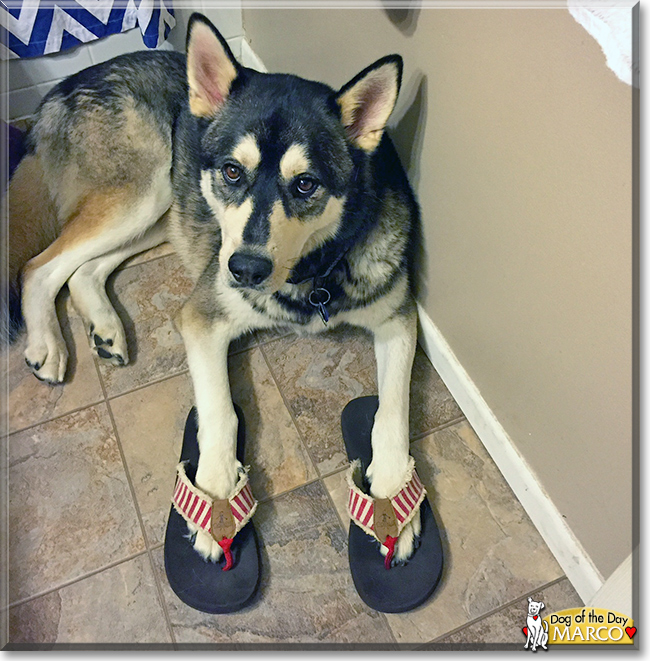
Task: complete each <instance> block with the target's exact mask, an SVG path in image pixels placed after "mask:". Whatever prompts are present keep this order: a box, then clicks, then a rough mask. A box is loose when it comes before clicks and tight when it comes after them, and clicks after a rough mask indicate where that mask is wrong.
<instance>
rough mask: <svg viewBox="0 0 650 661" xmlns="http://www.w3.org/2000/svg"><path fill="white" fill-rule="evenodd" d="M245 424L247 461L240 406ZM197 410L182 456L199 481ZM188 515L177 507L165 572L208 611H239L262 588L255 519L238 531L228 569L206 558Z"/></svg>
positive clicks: (240, 452)
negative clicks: (197, 546)
mask: <svg viewBox="0 0 650 661" xmlns="http://www.w3.org/2000/svg"><path fill="white" fill-rule="evenodd" d="M235 411H236V413H237V418H238V419H239V428H238V431H237V458H238V459H239V461H241V462H242V463H244V440H245V429H244V416H243V413H242V412H241V410H240V409H239V407H238V406H235ZM197 431H198V429H197V423H196V409H195V408H192V410H191V411H190V413H189V415H188V416H187V422H186V423H185V433H184V435H183V449H182V451H181V457H180V461H187V462H188V463H187V464H186V466H185V472H186V474H187V477H188V478H189V480H190V481H191V482H192V483H193V484H194V479H195V477H196V469H197V467H198V463H199V443H198V439H197ZM188 535H189V531H188V529H187V523H186V522H185V519H184V518H183V517H182V516H181V515H180V514H179V513H178V512H177V511H176V510H175V509H174V506H173V505H172V507H171V512H170V514H169V521H168V522H167V530H166V532H165V572H166V573H167V580H168V581H169V585H170V586H171V588H172V590H173V591H174V592H175V593H176V596H177V597H178V598H179V599H180V600H181V601H183V602H185V603H186V604H187V605H188V606H191V607H192V608H194V609H196V610H199V611H203V612H204V613H212V614H223V613H233V612H235V611H238V610H240V609H242V608H243V607H244V606H245V605H246V604H247V603H248V602H249V601H250V600H251V599H252V597H253V595H254V594H255V593H256V591H257V588H258V585H259V580H260V559H259V545H258V541H257V535H256V533H255V527H254V525H253V522H252V521H249V522H248V523H247V524H246V525H245V526H244V527H243V528H242V529H241V530H240V531H239V532H238V533H237V535H236V536H235V539H234V541H233V544H232V547H231V551H232V557H233V566H232V568H231V569H229V570H228V571H222V568H223V566H224V564H225V561H224V559H223V558H221V560H220V561H219V562H209V561H206V560H204V559H203V558H202V557H201V556H200V555H199V554H198V553H197V552H196V551H195V550H194V547H193V545H192V542H191V541H190V539H189V538H188Z"/></svg>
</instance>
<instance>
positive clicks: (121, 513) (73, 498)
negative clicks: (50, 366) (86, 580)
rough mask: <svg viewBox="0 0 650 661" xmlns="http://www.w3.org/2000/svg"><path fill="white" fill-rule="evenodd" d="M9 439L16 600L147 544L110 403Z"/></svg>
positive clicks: (12, 589)
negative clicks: (143, 535) (113, 422)
mask: <svg viewBox="0 0 650 661" xmlns="http://www.w3.org/2000/svg"><path fill="white" fill-rule="evenodd" d="M8 442H9V557H10V562H9V575H10V578H11V580H10V583H9V599H10V602H15V601H17V600H21V599H25V598H27V597H29V596H32V595H36V594H39V593H41V592H44V591H46V590H51V589H53V588H55V587H57V586H59V585H61V584H63V583H66V582H68V581H71V580H73V579H76V578H78V577H81V576H83V575H84V574H86V573H89V572H91V571H94V570H96V569H99V568H100V567H103V566H106V565H108V564H110V563H113V562H116V561H118V560H121V559H123V558H126V557H128V556H130V555H133V554H135V553H137V552H138V551H141V550H143V548H144V540H143V538H142V533H141V530H140V525H139V523H138V518H137V515H136V511H135V507H134V504H133V500H132V497H131V492H130V489H129V486H128V482H127V478H126V473H125V471H124V466H123V464H122V459H121V457H120V453H119V449H118V445H117V441H116V439H115V436H114V434H113V429H112V425H111V421H110V418H109V415H108V412H107V410H106V405H105V404H100V405H98V406H93V407H90V408H87V409H84V410H83V411H79V412H76V413H70V414H68V415H66V416H64V417H62V418H58V419H57V420H53V421H51V422H47V423H44V424H42V425H39V426H37V427H32V428H31V429H28V430H25V431H21V432H17V433H16V434H13V435H12V436H10V437H9V439H8Z"/></svg>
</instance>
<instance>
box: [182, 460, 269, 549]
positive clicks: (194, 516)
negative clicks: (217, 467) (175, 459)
mask: <svg viewBox="0 0 650 661" xmlns="http://www.w3.org/2000/svg"><path fill="white" fill-rule="evenodd" d="M176 470H177V473H178V475H177V477H176V486H175V488H174V495H173V496H172V503H173V505H174V509H175V510H176V511H177V512H178V513H179V514H180V515H181V516H182V517H183V518H184V519H185V520H186V521H188V522H191V523H193V524H194V525H196V526H198V527H199V528H201V529H203V530H204V531H205V532H207V533H208V534H209V533H210V523H211V519H212V498H210V496H208V495H207V494H205V493H203V491H201V490H200V489H198V488H197V487H195V486H194V485H193V484H192V483H191V482H190V480H189V479H188V477H187V475H186V474H185V462H181V463H180V464H178V466H177V467H176ZM228 503H229V504H230V511H231V512H232V515H233V517H234V519H235V534H237V533H238V532H239V531H240V530H241V529H242V528H243V527H244V526H245V525H246V524H247V523H248V521H249V520H250V518H251V517H252V516H253V514H254V513H255V510H256V509H257V501H256V500H255V498H254V497H253V492H252V491H251V486H250V484H249V482H248V471H247V470H243V471H241V472H240V475H239V481H238V482H237V486H236V487H235V490H234V491H233V493H232V495H231V496H229V497H228ZM217 541H220V540H217Z"/></svg>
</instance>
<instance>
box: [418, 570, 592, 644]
mask: <svg viewBox="0 0 650 661" xmlns="http://www.w3.org/2000/svg"><path fill="white" fill-rule="evenodd" d="M532 598H533V599H534V600H535V601H543V602H544V605H545V608H544V609H543V610H542V612H541V615H542V617H546V616H547V615H550V614H551V613H556V612H557V611H561V610H564V609H566V608H580V607H581V606H584V604H583V602H582V599H580V597H579V595H578V593H577V592H576V591H575V590H574V589H573V586H572V585H571V583H569V580H568V579H566V578H565V579H563V580H561V581H559V582H558V583H555V584H554V585H551V586H549V587H547V588H544V589H543V590H540V591H539V592H536V593H535V594H533V595H532ZM527 615H528V599H527V598H522V599H520V600H519V601H517V602H516V603H514V604H512V605H510V606H508V607H506V608H504V609H503V610H500V611H499V612H497V613H494V614H493V615H489V616H488V617H486V618H484V619H482V620H480V621H478V622H476V623H474V624H470V625H469V626H467V627H465V628H463V629H461V630H460V631H457V632H455V633H453V634H450V635H449V636H445V637H444V638H442V639H440V640H437V641H435V642H436V643H438V644H441V645H459V646H462V648H463V649H467V650H470V649H472V648H473V649H480V648H481V646H482V645H485V644H505V645H508V644H512V645H520V646H521V649H524V645H525V643H526V636H524V634H523V632H522V628H523V627H524V626H526V617H527ZM425 649H426V647H425Z"/></svg>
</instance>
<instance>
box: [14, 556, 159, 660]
mask: <svg viewBox="0 0 650 661" xmlns="http://www.w3.org/2000/svg"><path fill="white" fill-rule="evenodd" d="M9 641H10V642H11V643H17V644H21V643H22V644H38V643H41V644H43V643H82V644H84V643H85V644H95V643H113V644H119V643H164V644H169V645H170V647H171V635H170V633H169V630H168V628H167V624H166V621H165V616H164V613H163V609H162V606H161V604H160V601H159V598H158V591H157V590H156V586H155V581H154V576H153V572H152V570H151V563H150V562H149V557H148V556H147V555H146V554H145V555H140V556H138V557H136V558H133V559H132V560H128V561H127V562H124V563H121V564H119V565H117V566H115V567H110V568H109V569H105V570H104V571H102V572H99V573H98V574H94V575H93V576H90V577H88V578H86V579H83V580H81V581H77V582H76V583H72V584H71V585H68V586H66V587H63V588H61V589H60V590H56V591H54V592H50V593H48V594H46V595H43V596H42V597H38V598H36V599H33V600H32V601H28V602H26V603H24V604H21V605H20V606H15V607H14V608H12V609H11V611H10V613H9Z"/></svg>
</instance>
